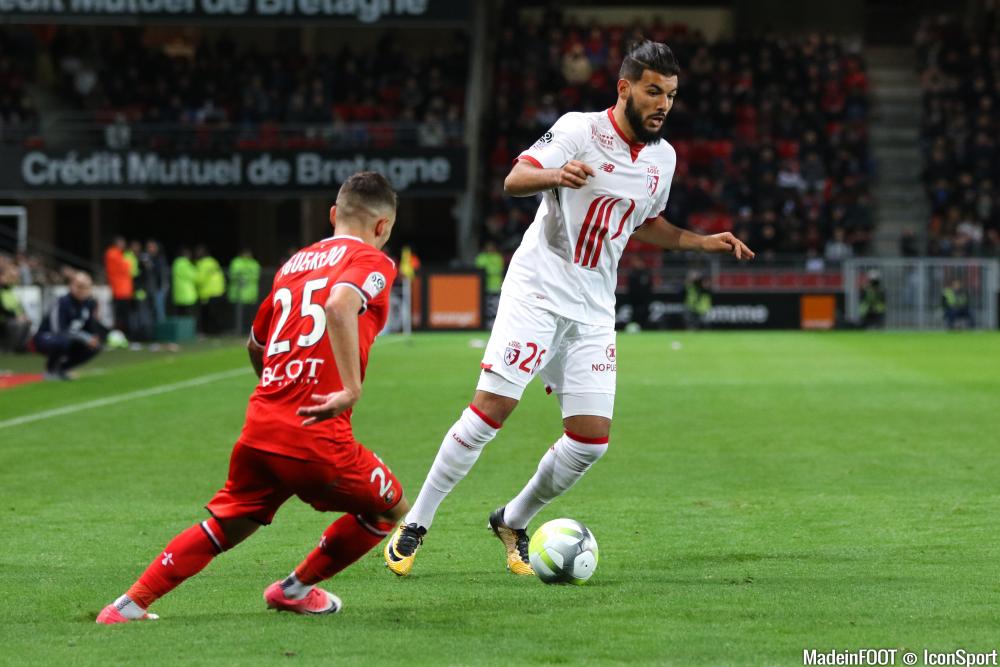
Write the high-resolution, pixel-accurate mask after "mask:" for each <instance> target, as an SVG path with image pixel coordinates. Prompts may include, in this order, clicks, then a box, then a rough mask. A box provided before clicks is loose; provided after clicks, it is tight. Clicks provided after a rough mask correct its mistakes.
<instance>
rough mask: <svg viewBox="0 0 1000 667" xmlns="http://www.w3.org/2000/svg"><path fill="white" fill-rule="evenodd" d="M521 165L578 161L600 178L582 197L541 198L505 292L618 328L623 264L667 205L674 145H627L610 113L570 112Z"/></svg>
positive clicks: (558, 192) (564, 193) (578, 193)
mask: <svg viewBox="0 0 1000 667" xmlns="http://www.w3.org/2000/svg"><path fill="white" fill-rule="evenodd" d="M518 159H520V160H526V161H528V162H530V163H532V164H534V165H535V166H537V167H542V168H545V169H550V168H559V167H562V166H563V165H564V164H565V163H566V162H567V161H569V160H579V161H581V162H583V163H585V164H587V165H589V166H590V167H591V168H592V169H593V170H594V172H595V173H596V174H597V175H596V176H593V177H590V178H588V179H587V183H586V184H585V185H584V186H583V187H582V188H580V189H579V190H574V189H572V188H555V189H553V190H549V191H546V192H545V193H543V194H542V201H541V205H540V206H539V207H538V212H537V213H536V214H535V220H534V222H533V223H532V224H531V226H530V227H529V228H528V231H527V232H526V233H525V235H524V239H523V240H522V241H521V245H520V247H519V248H518V249H517V252H515V253H514V257H513V259H512V260H511V263H510V267H509V268H508V270H507V275H506V276H505V278H504V282H503V293H504V294H505V295H507V296H510V297H513V298H515V299H518V300H520V301H527V302H529V303H532V304H535V305H536V306H538V307H541V308H545V309H546V310H550V311H552V312H554V313H556V314H558V315H562V316H563V317H566V318H569V319H571V320H575V321H577V322H584V323H587V324H596V325H602V326H614V323H615V287H616V286H617V285H618V261H619V260H620V259H621V256H622V252H623V251H624V249H625V244H626V243H628V240H629V237H630V236H631V235H632V232H634V231H635V230H636V228H638V227H639V226H640V225H642V224H643V223H645V222H646V221H647V220H651V219H653V218H656V217H657V216H658V215H660V214H661V213H662V212H663V210H664V209H665V208H666V206H667V197H668V195H669V194H670V182H671V180H672V179H673V176H674V167H675V166H676V164H677V154H676V153H675V152H674V148H673V146H671V145H670V144H668V143H667V142H666V141H660V142H658V143H656V144H649V145H646V144H636V143H632V142H630V141H628V139H626V138H625V135H624V134H623V133H622V131H621V130H620V129H619V128H618V125H617V123H616V122H615V120H614V117H613V116H612V114H611V109H608V110H607V111H599V112H595V113H577V112H572V113H568V114H566V115H565V116H563V117H562V118H560V119H559V120H558V121H556V124H555V125H553V126H552V129H551V130H549V131H548V132H546V133H545V134H544V135H543V136H542V138H541V139H539V140H538V141H537V142H535V145H534V146H532V147H531V148H529V149H528V150H526V151H524V152H523V153H522V154H521V155H520V156H519V157H518Z"/></svg>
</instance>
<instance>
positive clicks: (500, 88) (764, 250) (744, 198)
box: [484, 11, 873, 265]
mask: <svg viewBox="0 0 1000 667" xmlns="http://www.w3.org/2000/svg"><path fill="white" fill-rule="evenodd" d="M641 38H649V39H654V40H658V41H665V42H666V43H668V44H669V45H670V46H671V47H672V48H673V49H674V51H675V53H676V54H677V57H678V60H679V62H680V64H681V68H682V72H681V78H680V91H679V96H678V98H677V102H676V103H675V106H674V109H673V111H672V112H671V115H670V117H669V118H668V120H667V138H668V140H669V141H670V142H671V143H672V145H673V146H674V147H675V149H676V150H677V156H678V167H677V173H676V174H675V178H674V182H673V187H672V190H671V196H670V205H669V207H668V210H667V215H668V218H669V219H670V220H671V221H672V222H674V223H676V224H678V225H681V226H685V227H688V228H691V229H697V230H699V231H702V232H707V233H714V232H718V231H723V230H732V231H734V232H736V233H738V234H740V235H741V236H742V237H744V238H746V239H747V240H748V241H749V242H750V244H751V246H753V247H755V249H758V250H759V251H760V252H759V253H758V256H759V257H760V258H761V259H764V260H767V259H779V258H782V257H785V256H802V255H805V254H806V253H808V252H810V251H812V253H815V254H817V255H819V256H822V255H823V254H824V251H825V250H826V245H827V242H828V241H830V240H831V239H833V238H834V236H835V230H836V229H842V230H843V234H842V235H843V238H845V239H846V241H847V243H849V244H850V246H851V247H852V251H853V253H854V254H863V253H865V252H866V251H867V250H868V247H869V244H870V240H871V236H872V226H873V222H872V220H873V215H872V210H871V209H872V206H871V195H870V192H869V182H870V178H871V173H872V168H871V164H870V158H869V151H868V100H867V89H868V82H867V77H866V75H865V65H864V62H863V60H862V59H861V57H860V55H859V54H856V53H851V52H848V50H847V49H846V48H845V47H844V46H843V45H842V44H841V43H840V42H839V41H838V40H837V39H835V38H833V37H820V36H809V37H806V38H804V39H800V40H797V41H789V40H785V39H779V38H777V37H771V36H768V37H764V38H760V39H755V40H746V39H741V40H739V41H734V40H721V41H717V42H714V43H710V42H708V41H707V40H706V39H705V38H704V37H703V36H702V35H701V34H700V33H698V32H697V31H692V30H690V29H688V28H687V27H686V26H684V25H665V24H663V23H662V22H658V21H653V22H651V23H649V24H647V25H629V26H623V25H602V26H598V25H596V24H591V25H583V24H580V23H579V22H577V21H575V20H574V19H572V18H569V17H564V16H562V15H560V14H557V13H548V14H546V15H545V16H544V17H543V18H542V19H541V20H540V21H529V20H526V19H523V18H522V17H521V15H520V14H519V13H518V12H516V11H511V12H510V13H508V14H507V15H506V16H505V19H504V25H503V29H502V32H501V35H500V43H499V45H498V48H497V57H496V60H495V62H496V69H495V73H494V85H495V90H494V104H493V109H492V115H491V117H490V118H489V134H488V139H487V143H488V149H489V152H490V159H489V165H490V174H489V182H488V183H487V189H488V192H489V198H488V202H487V215H486V217H485V220H486V225H485V229H484V237H485V238H487V239H489V240H492V241H494V242H496V243H497V244H498V245H499V247H501V248H503V249H506V250H507V251H510V250H512V249H513V248H515V247H516V246H517V242H518V241H519V239H520V235H521V234H522V233H523V231H524V229H525V228H526V227H527V225H528V224H530V222H531V216H532V215H533V213H534V206H535V204H534V202H533V201H532V200H531V199H527V200H525V199H514V200H511V199H507V198H503V197H502V196H501V194H502V182H503V177H504V175H505V174H506V172H507V170H508V169H509V166H510V161H511V160H512V159H513V158H514V157H516V155H517V153H518V152H519V151H520V150H522V149H523V148H524V147H526V146H528V145H530V144H531V143H532V142H534V141H535V139H537V137H538V136H540V135H541V134H542V133H543V132H544V131H545V130H546V129H547V128H548V127H549V126H550V125H551V124H552V123H553V122H554V121H555V120H556V119H557V118H558V117H559V116H560V115H561V114H562V113H565V112H566V111H570V110H583V111H595V110H600V109H604V108H607V107H608V106H611V105H612V104H613V103H614V92H613V91H614V84H615V81H616V80H617V78H618V67H619V65H620V64H621V60H622V54H623V52H625V51H626V50H627V47H628V45H629V43H631V42H633V41H635V40H637V39H641ZM839 236H840V234H839V233H838V237H839ZM647 263H652V264H653V265H655V264H657V263H658V260H657V259H656V258H655V257H649V258H648V261H647Z"/></svg>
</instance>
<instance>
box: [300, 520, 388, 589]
mask: <svg viewBox="0 0 1000 667" xmlns="http://www.w3.org/2000/svg"><path fill="white" fill-rule="evenodd" d="M395 527H396V524H394V523H385V522H379V523H374V524H373V523H369V522H367V521H365V520H364V519H362V518H361V517H360V516H355V515H353V514H345V515H344V516H342V517H340V518H339V519H337V520H336V521H334V522H333V523H332V524H330V527H329V528H327V529H326V532H325V533H323V539H322V540H320V543H319V546H318V547H316V548H315V549H313V551H312V553H310V554H309V555H308V556H306V559H305V560H304V561H302V562H301V563H299V566H298V567H297V568H295V576H296V577H298V579H299V581H301V582H302V583H303V584H306V585H307V586H310V585H312V584H315V583H318V582H320V581H323V580H324V579H329V578H330V577H332V576H333V575H335V574H337V573H338V572H340V571H341V570H343V569H344V568H345V567H347V566H348V565H350V564H351V563H353V562H354V561H356V560H357V559H359V558H361V557H362V556H364V555H365V554H366V553H368V552H369V551H371V550H372V549H373V548H374V547H375V546H376V545H377V544H378V543H379V542H381V541H382V538H383V537H385V536H386V535H388V534H389V533H391V532H392V529H393V528H395Z"/></svg>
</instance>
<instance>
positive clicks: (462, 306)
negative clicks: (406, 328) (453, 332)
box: [424, 273, 483, 329]
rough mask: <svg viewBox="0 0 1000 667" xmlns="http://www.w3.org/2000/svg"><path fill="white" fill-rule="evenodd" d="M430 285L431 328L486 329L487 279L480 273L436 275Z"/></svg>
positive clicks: (428, 305) (431, 277)
mask: <svg viewBox="0 0 1000 667" xmlns="http://www.w3.org/2000/svg"><path fill="white" fill-rule="evenodd" d="M424 279H425V280H426V281H427V327H428V328H430V329H482V328H483V277H482V275H481V274H479V273H437V274H435V273H432V274H430V275H425V276H424Z"/></svg>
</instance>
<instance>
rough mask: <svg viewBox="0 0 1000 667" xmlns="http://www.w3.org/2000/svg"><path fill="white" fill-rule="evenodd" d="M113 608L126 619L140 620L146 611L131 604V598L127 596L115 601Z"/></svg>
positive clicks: (133, 603)
mask: <svg viewBox="0 0 1000 667" xmlns="http://www.w3.org/2000/svg"><path fill="white" fill-rule="evenodd" d="M115 608H116V609H118V611H119V612H120V613H121V615H122V616H124V617H125V618H128V619H136V618H142V617H143V616H145V615H146V610H145V609H143V608H142V607H140V606H139V605H137V604H136V603H135V602H133V601H132V598H130V597H129V596H127V595H122V596H121V597H119V598H118V599H117V600H115Z"/></svg>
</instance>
